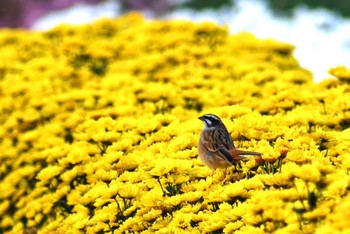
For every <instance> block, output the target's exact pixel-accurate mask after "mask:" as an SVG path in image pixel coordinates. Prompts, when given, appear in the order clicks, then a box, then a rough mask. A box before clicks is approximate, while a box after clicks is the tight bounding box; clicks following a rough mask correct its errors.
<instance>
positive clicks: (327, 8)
mask: <svg viewBox="0 0 350 234" xmlns="http://www.w3.org/2000/svg"><path fill="white" fill-rule="evenodd" d="M129 11H141V12H142V13H143V14H144V15H145V17H147V18H163V19H190V20H192V21H196V22H202V21H214V22H216V23H218V24H220V25H227V26H229V28H230V31H231V33H238V32H242V31H246V32H251V33H254V34H255V35H256V36H257V37H259V38H274V39H277V40H280V41H285V42H289V43H291V44H293V45H295V46H296V50H295V53H294V55H295V56H296V57H297V59H298V60H299V61H300V63H301V65H302V66H303V67H305V68H306V69H308V70H310V71H312V72H313V74H314V79H315V80H316V81H320V80H322V79H324V78H328V77H329V75H328V74H327V71H328V69H329V68H330V67H334V66H337V65H345V66H350V1H349V0H333V1H329V0H293V1H291V0H0V27H1V28H26V29H31V30H48V29H50V28H52V27H54V26H56V25H58V24H61V23H70V24H81V23H87V22H91V21H93V20H95V19H97V18H101V17H118V16H120V15H122V14H125V13H127V12H129Z"/></svg>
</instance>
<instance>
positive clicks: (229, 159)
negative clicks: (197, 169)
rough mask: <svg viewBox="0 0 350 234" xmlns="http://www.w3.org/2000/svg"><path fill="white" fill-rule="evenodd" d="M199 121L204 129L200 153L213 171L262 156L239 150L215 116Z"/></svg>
mask: <svg viewBox="0 0 350 234" xmlns="http://www.w3.org/2000/svg"><path fill="white" fill-rule="evenodd" d="M198 119H200V120H201V121H203V123H204V127H203V129H202V132H201V134H200V137H199V142H198V153H199V158H200V159H201V161H202V162H203V163H204V164H205V165H207V166H208V167H209V168H210V169H211V170H212V175H213V174H214V172H215V170H216V169H218V168H225V169H226V168H227V167H229V166H232V165H233V166H235V167H236V166H237V165H238V166H240V160H242V159H244V158H246V156H261V155H262V154H261V153H259V152H253V151H244V150H239V149H237V148H236V147H235V145H234V143H233V141H232V138H231V135H230V134H229V132H228V131H227V128H226V127H225V125H224V123H223V122H222V121H221V119H220V118H219V117H218V116H216V115H214V114H205V115H203V116H200V117H199V118H198Z"/></svg>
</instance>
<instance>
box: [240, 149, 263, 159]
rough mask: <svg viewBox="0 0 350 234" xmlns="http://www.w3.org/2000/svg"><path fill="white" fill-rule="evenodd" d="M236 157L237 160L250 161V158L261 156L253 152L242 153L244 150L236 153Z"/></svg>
mask: <svg viewBox="0 0 350 234" xmlns="http://www.w3.org/2000/svg"><path fill="white" fill-rule="evenodd" d="M238 156H239V160H252V159H253V158H252V156H253V157H255V156H261V153H259V152H254V151H244V150H239V151H238Z"/></svg>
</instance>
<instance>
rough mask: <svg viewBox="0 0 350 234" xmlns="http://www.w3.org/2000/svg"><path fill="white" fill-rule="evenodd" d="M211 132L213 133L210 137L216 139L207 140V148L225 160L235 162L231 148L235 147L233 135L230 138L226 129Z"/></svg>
mask: <svg viewBox="0 0 350 234" xmlns="http://www.w3.org/2000/svg"><path fill="white" fill-rule="evenodd" d="M210 134H212V135H211V136H210V137H209V138H208V139H216V141H206V142H205V144H204V145H205V146H206V148H207V150H208V151H209V152H211V153H214V154H216V155H217V156H219V157H220V158H222V159H223V160H225V161H227V162H229V163H231V164H234V163H235V161H234V160H233V158H232V155H231V153H230V151H231V149H234V145H233V142H232V140H231V137H229V139H228V138H227V136H226V134H228V133H226V132H225V131H224V130H221V131H220V130H218V131H212V132H211V133H210Z"/></svg>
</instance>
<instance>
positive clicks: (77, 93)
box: [0, 14, 350, 233]
mask: <svg viewBox="0 0 350 234" xmlns="http://www.w3.org/2000/svg"><path fill="white" fill-rule="evenodd" d="M292 51H293V47H292V46H291V45H289V44H285V43H281V42H277V41H274V40H259V39H257V38H255V37H254V36H253V35H250V34H245V33H242V34H238V35H229V34H228V31H227V29H226V28H224V27H219V26H217V25H214V24H211V23H201V24H194V23H191V22H186V21H146V20H144V19H143V18H142V17H141V16H139V15H137V14H130V15H126V16H123V17H121V18H119V19H115V20H100V21H97V22H95V23H93V24H90V25H84V26H77V27H73V26H66V25H62V26H60V27H57V28H55V29H53V30H50V31H48V32H44V33H37V32H26V31H1V32H0V55H1V56H0V57H1V60H0V96H1V102H0V109H1V114H0V151H1V154H0V191H1V192H0V232H9V233H19V232H21V231H23V230H27V231H33V230H34V231H35V230H38V231H39V232H42V233H49V232H53V231H56V232H55V233H75V232H81V233H98V232H103V233H122V232H142V231H146V232H155V231H160V233H177V232H178V233H181V232H193V233H205V232H207V233H208V232H224V233H232V232H233V231H237V233H249V232H253V231H254V233H264V232H278V233H298V232H303V233H320V232H321V230H322V233H323V232H324V231H326V232H328V233H330V232H339V231H344V230H346V229H349V224H348V220H349V219H350V209H349V207H350V193H349V189H350V176H349V170H350V153H349V148H350V137H349V136H350V129H349V126H350V102H349V100H350V86H349V80H350V75H349V74H350V71H349V69H348V68H346V67H337V68H334V69H331V70H330V73H331V74H333V75H334V76H336V77H337V78H335V79H327V80H325V81H323V82H321V83H314V82H313V81H312V77H311V75H310V73H309V72H308V71H306V70H304V69H302V68H301V67H300V66H299V64H298V62H297V61H296V60H295V58H294V57H293V56H292ZM203 113H214V114H217V115H218V116H220V117H221V118H222V120H223V122H224V123H225V124H226V126H227V128H228V130H229V132H230V134H231V135H232V138H233V139H234V141H235V144H236V146H238V147H239V148H242V149H246V150H254V151H259V152H263V155H262V157H261V158H259V159H258V160H251V161H248V162H244V163H242V168H241V169H237V171H235V169H234V167H232V168H229V169H228V170H227V171H224V170H218V171H217V172H216V173H215V174H214V175H213V176H210V175H211V171H210V169H209V168H207V167H205V166H204V165H203V164H202V163H201V162H200V160H199V159H198V157H197V154H198V153H197V141H198V138H199V133H200V131H201V128H202V123H201V122H200V121H199V120H198V119H197V117H198V116H199V115H200V114H203Z"/></svg>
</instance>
